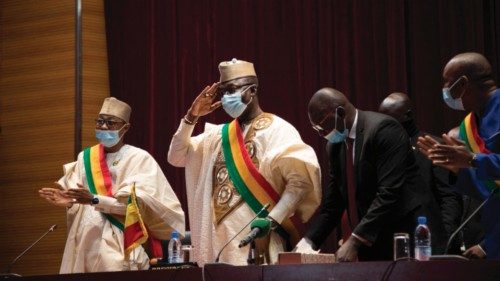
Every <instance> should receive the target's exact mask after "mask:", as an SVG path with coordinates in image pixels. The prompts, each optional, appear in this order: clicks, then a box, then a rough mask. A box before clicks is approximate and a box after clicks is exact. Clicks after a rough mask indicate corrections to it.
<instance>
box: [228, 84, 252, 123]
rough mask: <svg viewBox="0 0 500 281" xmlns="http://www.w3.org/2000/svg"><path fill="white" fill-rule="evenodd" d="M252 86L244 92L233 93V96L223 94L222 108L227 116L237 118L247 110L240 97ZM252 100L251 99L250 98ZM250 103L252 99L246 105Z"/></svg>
mask: <svg viewBox="0 0 500 281" xmlns="http://www.w3.org/2000/svg"><path fill="white" fill-rule="evenodd" d="M252 86H253V85H250V86H249V87H247V88H245V89H244V90H238V91H235V92H234V93H233V94H230V93H225V94H224V95H223V96H222V99H221V102H222V108H224V110H225V111H226V113H227V114H229V116H231V117H233V118H238V117H239V116H240V115H241V114H242V113H243V112H244V111H245V109H247V105H248V104H245V103H243V102H242V101H241V97H242V95H243V93H244V92H246V91H247V90H248V89H250V88H251V87H252ZM252 98H253V97H252ZM250 102H252V99H250V101H249V102H248V103H250Z"/></svg>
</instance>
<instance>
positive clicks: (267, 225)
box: [250, 218, 272, 238]
mask: <svg viewBox="0 0 500 281" xmlns="http://www.w3.org/2000/svg"><path fill="white" fill-rule="evenodd" d="M271 223H272V222H271V220H270V219H268V218H257V219H255V220H254V221H253V222H252V224H250V229H252V230H253V229H254V228H256V227H257V228H260V232H259V234H258V235H257V237H259V238H260V237H264V236H266V235H267V234H269V232H270V231H271Z"/></svg>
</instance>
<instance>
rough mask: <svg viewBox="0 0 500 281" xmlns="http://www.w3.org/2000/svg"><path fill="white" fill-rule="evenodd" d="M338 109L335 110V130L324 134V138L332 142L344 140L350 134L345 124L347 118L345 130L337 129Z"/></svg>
mask: <svg viewBox="0 0 500 281" xmlns="http://www.w3.org/2000/svg"><path fill="white" fill-rule="evenodd" d="M337 109H338V107H337ZM337 109H336V110H335V128H333V130H332V131H331V132H330V133H329V134H328V135H326V136H324V138H325V139H326V140H327V141H329V142H330V143H339V142H343V141H345V139H346V138H347V136H348V135H349V130H348V129H347V127H346V125H345V119H344V131H343V132H342V133H341V132H339V131H338V130H337V116H338V114H337Z"/></svg>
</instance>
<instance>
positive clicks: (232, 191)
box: [168, 59, 321, 265]
mask: <svg viewBox="0 0 500 281" xmlns="http://www.w3.org/2000/svg"><path fill="white" fill-rule="evenodd" d="M219 71H220V82H219V83H214V84H212V85H211V86H207V87H205V89H204V90H203V91H202V92H201V93H200V94H199V95H198V97H196V99H195V100H194V102H193V104H192V105H191V108H190V109H189V110H188V112H187V114H186V115H185V116H184V118H183V119H182V120H181V123H180V126H179V129H178V130H177V132H176V133H175V135H174V137H173V138H172V142H171V144H170V149H169V152H168V161H169V163H171V164H172V165H174V166H176V167H185V169H186V189H187V195H188V207H189V217H190V226H191V239H192V242H193V245H194V249H193V250H194V253H193V254H194V260H195V261H197V262H198V263H200V264H204V263H207V262H214V261H216V260H217V258H218V256H219V254H220V261H223V262H226V263H231V264H235V265H245V264H247V258H248V247H242V248H239V247H238V241H241V240H242V239H243V238H244V237H245V236H246V235H247V234H248V232H249V231H250V229H244V227H245V224H247V223H248V222H250V221H251V220H252V218H253V217H254V216H255V215H256V214H259V217H260V218H259V219H257V220H255V221H254V222H253V223H252V226H251V228H252V229H255V228H257V229H259V236H262V239H257V240H256V241H255V244H256V251H257V254H256V257H257V261H256V263H275V262H276V261H277V254H278V252H282V251H284V250H286V249H287V248H290V247H287V244H288V246H291V245H294V244H295V243H296V242H297V241H298V239H300V237H302V230H303V222H305V221H307V219H309V217H310V216H311V215H312V214H313V213H314V211H315V210H316V208H317V206H318V205H319V201H320V197H321V189H320V170H319V164H318V161H317V158H316V154H315V153H314V150H313V149H312V148H311V147H310V146H308V145H306V144H305V143H304V142H303V141H302V140H301V138H300V135H299V133H298V132H297V130H296V129H295V128H294V127H293V126H292V125H291V124H289V123H288V122H286V121H285V120H283V119H281V118H280V117H278V116H276V115H274V114H271V113H266V112H263V111H262V109H261V108H260V106H259V100H258V95H257V93H258V92H257V89H258V79H257V75H256V74H255V70H254V67H253V64H252V63H249V62H246V61H242V60H236V59H233V60H232V61H226V62H222V63H220V64H219ZM270 98H272V97H270ZM221 106H222V107H223V109H224V111H225V112H226V113H227V114H228V115H229V116H230V117H231V119H232V121H231V122H230V123H228V124H224V125H213V124H209V123H206V124H205V130H204V132H203V133H202V134H200V135H198V136H195V137H192V136H191V134H192V132H193V129H194V126H195V124H196V123H197V121H198V120H199V118H200V117H202V116H205V115H207V114H209V113H211V112H213V111H214V110H216V109H217V108H219V107H221ZM266 204H270V205H271V208H269V210H268V211H267V210H264V211H263V212H259V211H260V210H262V209H263V208H262V207H263V206H265V205H266ZM241 229H244V231H243V232H242V233H240V234H238V235H237V233H238V231H240V230H241ZM270 229H271V230H272V231H269V230H270ZM234 236H236V239H235V241H233V242H232V243H230V244H228V246H227V247H226V248H225V249H224V251H222V252H221V253H219V252H220V251H221V249H222V248H223V246H224V244H225V243H226V242H228V241H229V240H230V239H231V238H232V237H234Z"/></svg>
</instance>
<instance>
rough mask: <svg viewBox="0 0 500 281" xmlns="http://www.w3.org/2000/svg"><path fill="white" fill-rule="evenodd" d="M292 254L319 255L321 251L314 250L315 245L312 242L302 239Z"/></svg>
mask: <svg viewBox="0 0 500 281" xmlns="http://www.w3.org/2000/svg"><path fill="white" fill-rule="evenodd" d="M292 252H295V253H303V254H318V253H319V250H318V251H316V250H314V249H313V243H312V241H311V240H309V239H307V238H302V239H300V241H299V243H297V246H295V248H294V249H293V251H292Z"/></svg>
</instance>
